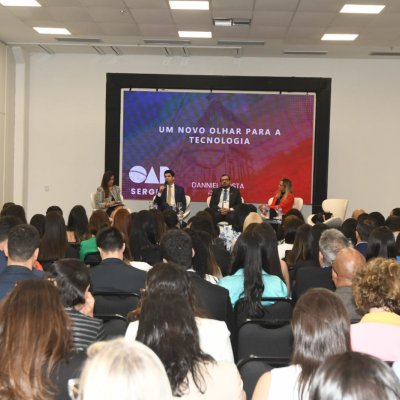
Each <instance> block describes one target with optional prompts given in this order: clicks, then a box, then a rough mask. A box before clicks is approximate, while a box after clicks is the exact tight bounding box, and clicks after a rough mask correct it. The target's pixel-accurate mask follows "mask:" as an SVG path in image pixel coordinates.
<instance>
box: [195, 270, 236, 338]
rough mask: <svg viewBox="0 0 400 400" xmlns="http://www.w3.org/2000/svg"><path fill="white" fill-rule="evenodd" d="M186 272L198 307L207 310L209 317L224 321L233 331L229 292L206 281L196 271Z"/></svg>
mask: <svg viewBox="0 0 400 400" xmlns="http://www.w3.org/2000/svg"><path fill="white" fill-rule="evenodd" d="M188 273H189V274H190V278H191V280H192V284H193V287H194V288H195V291H196V295H197V299H198V301H199V304H200V307H201V308H202V309H203V310H204V311H206V312H207V314H208V317H209V318H212V319H217V320H219V321H225V322H226V325H227V327H228V329H229V330H230V331H231V333H233V309H232V305H231V302H230V300H229V292H228V291H227V290H226V289H225V288H223V287H221V286H218V285H213V284H212V283H210V282H207V281H206V280H204V279H203V278H201V277H200V276H199V275H197V273H196V272H190V271H189V272H188ZM221 289H222V290H221Z"/></svg>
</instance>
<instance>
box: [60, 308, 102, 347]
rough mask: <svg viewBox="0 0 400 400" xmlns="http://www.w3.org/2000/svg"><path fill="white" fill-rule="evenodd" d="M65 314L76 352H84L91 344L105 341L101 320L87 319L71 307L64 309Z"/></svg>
mask: <svg viewBox="0 0 400 400" xmlns="http://www.w3.org/2000/svg"><path fill="white" fill-rule="evenodd" d="M65 312H66V313H67V314H68V315H69V317H70V318H71V321H72V336H73V340H74V346H75V348H76V349H77V350H86V349H87V348H88V347H89V346H90V345H91V344H92V343H94V342H98V341H100V340H104V339H105V334H104V327H103V321H102V320H100V319H97V318H92V317H88V316H87V315H85V314H82V313H80V312H79V311H77V310H75V308H73V307H66V308H65Z"/></svg>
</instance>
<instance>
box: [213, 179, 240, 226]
mask: <svg viewBox="0 0 400 400" xmlns="http://www.w3.org/2000/svg"><path fill="white" fill-rule="evenodd" d="M220 182H221V186H220V187H219V188H217V189H214V190H213V192H212V195H211V200H210V208H211V209H212V210H213V212H214V215H215V219H216V221H217V222H221V221H226V222H228V223H229V224H230V225H232V221H233V211H234V210H235V208H236V207H237V206H238V205H239V204H242V196H241V195H240V190H239V189H236V188H235V187H234V186H231V178H230V177H229V175H227V174H224V175H221V178H220Z"/></svg>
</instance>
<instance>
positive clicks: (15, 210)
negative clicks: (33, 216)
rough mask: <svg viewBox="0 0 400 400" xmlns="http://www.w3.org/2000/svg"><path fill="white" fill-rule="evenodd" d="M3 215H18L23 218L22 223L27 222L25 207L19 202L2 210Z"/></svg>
mask: <svg viewBox="0 0 400 400" xmlns="http://www.w3.org/2000/svg"><path fill="white" fill-rule="evenodd" d="M1 216H2V217H11V216H12V217H17V218H18V219H20V220H21V224H27V223H28V222H27V220H26V215H25V209H24V207H22V206H20V205H17V204H12V205H10V206H9V207H6V208H5V209H3V210H2V212H1Z"/></svg>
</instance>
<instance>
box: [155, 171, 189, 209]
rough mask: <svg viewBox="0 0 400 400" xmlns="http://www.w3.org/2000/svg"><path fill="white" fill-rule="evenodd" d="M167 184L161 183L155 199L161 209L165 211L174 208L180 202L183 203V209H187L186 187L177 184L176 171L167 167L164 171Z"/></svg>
mask: <svg viewBox="0 0 400 400" xmlns="http://www.w3.org/2000/svg"><path fill="white" fill-rule="evenodd" d="M164 178H165V184H164V185H161V186H160V188H159V189H158V193H157V195H156V197H155V199H154V203H155V204H157V207H158V209H159V210H161V211H164V210H165V209H168V208H174V207H176V205H177V204H178V203H182V211H185V210H186V197H185V189H183V187H182V186H178V185H175V172H174V171H172V169H167V170H166V171H165V172H164Z"/></svg>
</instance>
